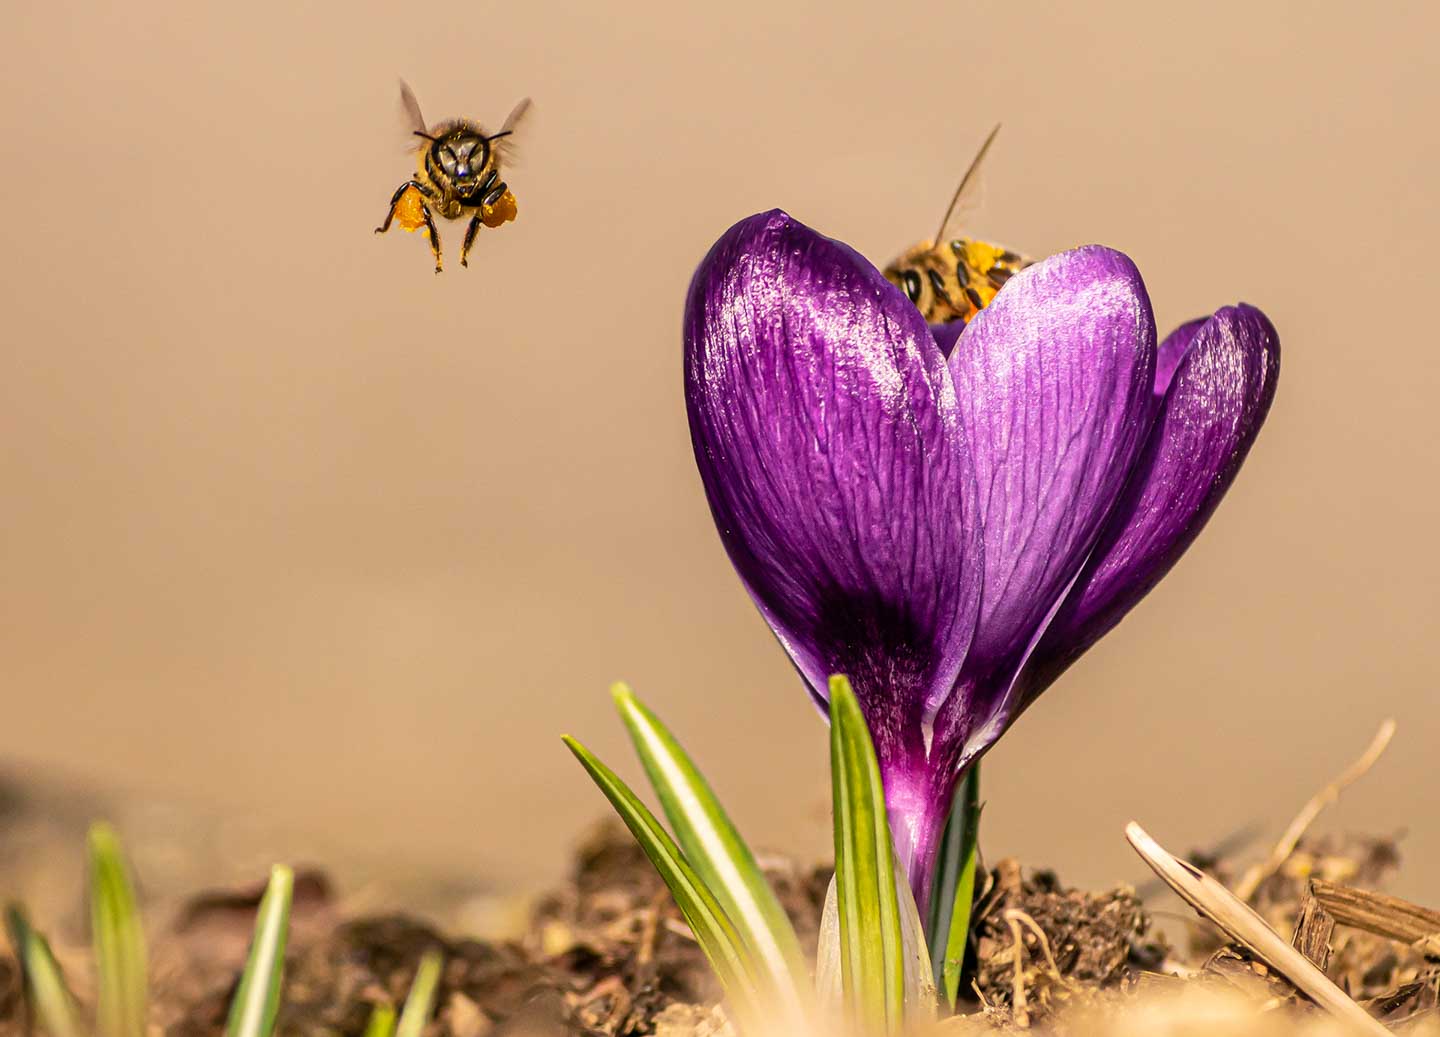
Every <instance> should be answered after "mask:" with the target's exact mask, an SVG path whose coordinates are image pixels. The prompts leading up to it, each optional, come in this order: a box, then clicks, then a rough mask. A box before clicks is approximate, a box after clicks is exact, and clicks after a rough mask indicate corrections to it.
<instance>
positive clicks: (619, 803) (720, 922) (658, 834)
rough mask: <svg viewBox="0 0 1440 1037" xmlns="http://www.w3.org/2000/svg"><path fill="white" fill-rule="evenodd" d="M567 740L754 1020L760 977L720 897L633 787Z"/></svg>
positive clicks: (738, 1002) (725, 982)
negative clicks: (755, 971)
mask: <svg viewBox="0 0 1440 1037" xmlns="http://www.w3.org/2000/svg"><path fill="white" fill-rule="evenodd" d="M564 742H565V745H566V746H567V747H568V748H569V749H570V751H571V752H572V753H574V754H575V758H576V759H577V760H579V761H580V765H581V766H582V767H584V768H585V771H586V773H588V774H589V775H590V778H591V780H593V781H594V782H595V784H596V785H597V786H599V788H600V791H601V792H603V793H604V794H605V798H606V799H608V800H609V801H610V805H611V806H612V807H614V808H615V812H616V813H617V814H619V815H620V819H621V820H622V821H624V822H625V826H626V827H627V828H629V829H630V834H631V835H633V836H634V837H635V841H636V842H637V843H639V844H640V848H641V849H642V850H644V851H645V856H646V857H648V858H649V859H650V863H651V864H652V865H653V866H654V867H655V870H656V871H657V872H659V874H660V877H661V879H663V880H664V882H665V885H666V886H667V887H668V888H669V890H670V895H671V896H672V897H674V899H675V905H676V906H677V907H678V908H679V909H680V913H681V914H682V915H683V916H684V917H685V921H686V923H687V924H688V925H689V926H690V931H691V932H692V933H694V935H695V939H696V941H697V942H698V943H699V944H700V948H701V950H703V951H704V952H705V956H706V958H708V959H709V961H710V967H711V968H713V969H714V970H715V974H716V975H717V976H718V977H719V979H720V984H721V986H723V987H724V988H725V993H726V994H727V996H729V997H730V999H731V1000H732V1002H734V1004H735V1006H736V1008H737V1009H738V1010H740V1011H742V1012H744V1013H747V1014H749V1015H751V1016H752V1017H754V1016H755V1015H756V1003H757V999H756V986H757V985H756V982H755V978H754V976H753V973H752V970H751V966H750V963H749V962H747V960H746V956H745V952H744V950H743V948H742V946H741V943H740V937H739V934H738V933H736V931H735V927H734V926H733V925H732V924H731V922H730V920H729V918H727V917H726V915H725V912H724V909H723V908H722V907H721V906H720V903H719V901H717V900H716V899H715V895H714V894H713V893H711V891H710V890H709V888H708V887H707V886H706V885H705V883H704V881H703V880H702V879H701V878H700V876H699V875H698V874H696V872H695V869H694V868H692V867H691V866H690V864H689V863H688V862H687V861H686V860H685V857H684V855H683V854H682V853H681V851H680V848H679V847H678V846H677V845H675V841H674V840H673V839H671V838H670V835H669V833H668V832H666V831H665V829H664V828H663V827H661V825H660V822H659V821H657V820H656V819H655V815H654V814H652V813H651V812H650V810H649V808H648V807H646V806H645V804H644V803H642V802H641V801H640V800H639V798H638V797H637V796H636V795H635V793H634V792H632V791H631V790H630V788H629V786H627V785H626V784H625V783H624V782H623V781H622V780H620V778H619V776H618V775H616V774H615V772H614V771H612V770H610V768H608V767H606V766H605V765H604V764H603V763H601V762H600V761H599V759H597V758H596V757H595V755H594V754H593V753H591V752H590V751H589V750H588V749H586V748H585V747H584V746H583V745H581V744H580V743H579V742H577V741H576V740H575V739H573V738H571V737H570V736H569V735H566V736H565V737H564Z"/></svg>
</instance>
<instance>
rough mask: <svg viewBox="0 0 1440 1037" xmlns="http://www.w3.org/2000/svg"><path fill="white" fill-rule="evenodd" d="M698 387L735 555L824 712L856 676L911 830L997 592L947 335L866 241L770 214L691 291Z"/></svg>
mask: <svg viewBox="0 0 1440 1037" xmlns="http://www.w3.org/2000/svg"><path fill="white" fill-rule="evenodd" d="M685 394H686V403H687V405H688V410H689V416H690V433H691V438H692V440H693V442H694V447H695V456H696V462H697V464H698V466H699V469H700V475H701V478H702V480H703V481H704V485H705V492H706V494H707V496H708V497H709V501H710V508H711V511H712V513H713V514H714V517H715V524H716V526H717V528H718V529H719V531H720V535H721V538H722V539H723V541H724V543H725V547H726V550H727V551H728V552H729V554H730V559H731V561H732V562H733V563H734V565H735V568H736V570H737V571H738V572H739V574H740V576H741V578H742V580H743V581H744V583H745V586H746V588H747V589H748V590H749V592H750V595H751V597H752V598H753V599H754V601H755V603H756V605H757V606H758V607H759V609H760V611H761V612H762V613H763V614H764V616H765V618H766V620H768V621H769V623H770V626H771V627H772V628H773V629H774V631H775V633H776V635H777V637H778V638H779V640H780V642H781V644H782V645H783V646H784V647H785V649H786V651H787V652H788V653H789V654H790V657H791V659H792V660H793V661H794V663H795V665H796V667H797V668H798V669H799V670H800V672H801V674H803V675H804V677H805V679H806V681H807V682H808V684H809V685H810V690H811V693H812V694H813V695H814V696H815V698H816V700H817V702H819V703H820V704H821V705H822V707H823V705H824V695H825V689H826V684H827V678H828V677H829V676H830V675H831V674H834V673H844V674H847V675H848V676H849V677H850V680H851V682H852V684H853V685H854V687H855V691H856V694H857V697H858V698H859V700H860V703H861V705H862V707H863V708H864V711H865V714H866V719H867V721H868V722H869V725H870V728H871V732H872V735H873V736H874V739H875V743H876V750H877V754H878V755H879V757H880V761H881V767H882V770H883V771H884V775H885V785H886V795H887V799H888V801H889V806H890V810H891V816H892V820H899V821H901V822H902V824H903V822H904V820H905V818H906V817H908V816H912V815H913V814H914V813H915V809H916V804H915V803H912V802H911V800H917V799H929V798H933V793H932V792H931V790H930V789H929V786H928V771H927V769H926V766H925V749H926V747H925V744H924V737H923V734H922V723H923V721H924V719H925V718H924V706H925V703H927V702H929V701H937V700H938V699H939V698H940V697H941V696H943V694H944V693H945V692H948V690H949V689H950V688H951V687H952V686H953V683H954V681H955V678H956V675H957V673H958V671H959V668H960V664H961V661H962V659H963V658H964V655H965V651H966V648H967V646H968V644H969V642H970V637H971V633H972V631H973V627H974V621H975V615H976V610H977V607H978V599H979V570H978V565H979V560H980V554H979V543H978V522H977V521H975V520H974V518H973V517H972V516H970V515H967V514H966V513H965V508H966V506H967V502H968V501H969V500H971V499H973V496H972V494H971V493H966V492H964V491H962V490H961V489H960V488H962V487H967V486H969V485H970V484H971V483H972V481H973V478H974V476H973V472H972V471H971V468H970V463H969V455H968V453H967V452H966V450H965V449H964V444H963V439H962V432H961V429H960V424H959V420H958V415H957V409H956V403H955V392H954V388H953V385H952V382H951V379H950V375H949V372H948V371H947V369H946V367H945V362H944V359H943V358H942V357H941V355H940V351H939V350H938V349H937V348H936V346H935V342H934V339H933V337H932V336H931V333H930V330H929V328H928V327H927V326H926V324H925V322H924V321H923V320H922V319H921V317H920V315H919V313H918V312H917V311H916V310H915V307H914V306H913V305H911V304H910V303H909V301H908V300H907V299H906V298H905V297H904V296H903V295H902V294H901V293H900V292H899V290H898V289H896V288H895V287H894V286H892V285H891V284H890V283H889V282H887V281H886V280H885V278H884V277H883V276H881V274H880V273H879V271H877V270H876V269H875V268H874V267H873V266H871V265H870V263H868V262H867V261H866V260H865V259H863V258H862V257H860V256H859V255H858V254H857V253H855V252H854V251H853V250H852V249H850V248H849V247H848V246H846V245H843V244H841V243H840V242H837V241H832V240H830V239H829V238H825V237H823V236H821V235H819V234H817V233H815V232H814V231H812V230H810V229H809V228H808V227H805V226H804V225H802V224H800V223H798V222H797V221H795V220H793V219H791V218H790V217H789V216H787V215H786V214H785V213H783V212H779V211H776V212H771V213H766V214H762V215H759V216H754V217H751V218H750V219H748V220H745V221H742V222H741V223H739V224H737V225H736V226H735V227H733V228H732V229H731V230H730V231H729V232H727V233H726V234H725V236H724V237H723V238H721V239H720V241H719V242H718V243H717V244H716V245H715V247H714V248H713V249H712V250H711V252H710V254H709V255H708V256H707V257H706V258H705V260H704V262H703V263H701V265H700V268H699V270H698V271H697V272H696V274H695V279H694V281H693V282H692V284H691V287H690V295H689V299H688V301H687V304H686V312H685ZM972 492H973V491H972ZM941 821H942V822H943V817H942V818H941ZM904 838H905V837H904V835H903V833H901V832H897V843H903V841H904Z"/></svg>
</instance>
